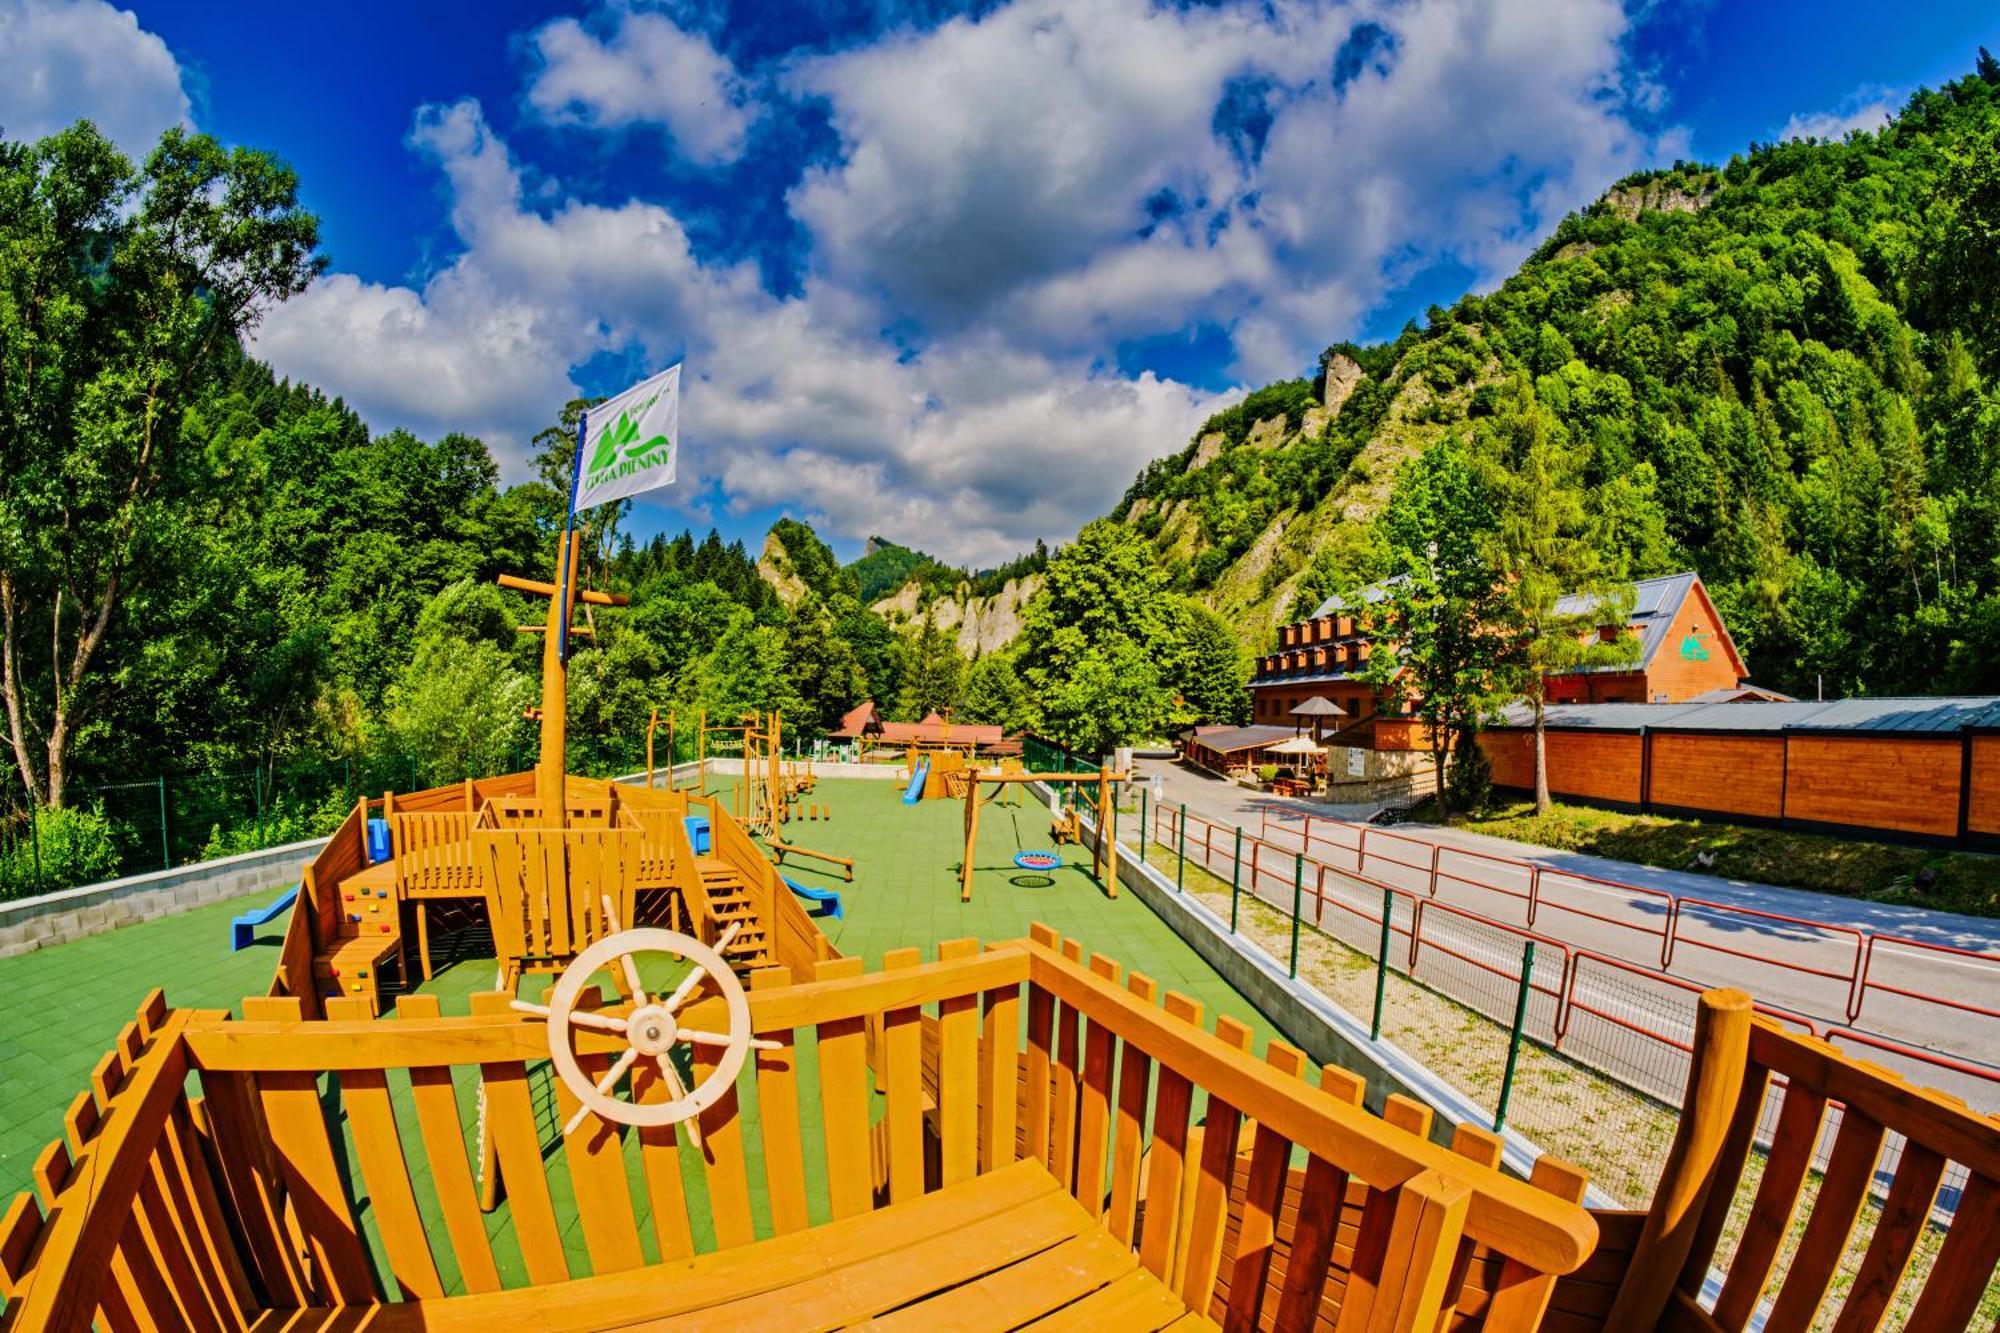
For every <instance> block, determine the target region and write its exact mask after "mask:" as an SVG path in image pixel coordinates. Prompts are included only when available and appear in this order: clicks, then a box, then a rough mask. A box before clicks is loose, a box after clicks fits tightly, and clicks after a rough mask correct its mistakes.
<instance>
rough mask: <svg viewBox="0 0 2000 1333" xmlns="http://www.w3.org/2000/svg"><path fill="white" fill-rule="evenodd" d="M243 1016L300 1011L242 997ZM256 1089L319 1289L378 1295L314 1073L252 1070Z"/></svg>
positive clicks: (276, 999) (355, 1299)
mask: <svg viewBox="0 0 2000 1333" xmlns="http://www.w3.org/2000/svg"><path fill="white" fill-rule="evenodd" d="M243 1016H244V1017H245V1018H246V1019H253V1020H256V1021H261V1022H272V1021H277V1022H285V1021H298V1020H300V1019H301V1018H302V1015H301V1013H300V1008H299V1001H298V999H297V998H296V997H292V996H264V997H258V996H251V997H248V998H246V999H245V1000H244V1001H243ZM257 1093H258V1097H259V1100H260V1102H261V1103H262V1105H263V1108H264V1121H265V1124H266V1126H267V1128H268V1130H269V1132H270V1135H271V1146H272V1148H273V1149H275V1150H276V1152H277V1155H278V1162H279V1168H280V1170H281V1171H282V1172H283V1174H284V1178H285V1185H286V1188H287V1192H288V1194H289V1195H290V1201H291V1206H292V1213H293V1215H294V1216H295V1217H296V1218H297V1219H298V1225H299V1230H300V1231H301V1232H303V1233H304V1235H305V1239H306V1244H307V1246H308V1248H309V1249H310V1250H311V1253H312V1257H313V1263H314V1266H315V1271H316V1272H317V1274H318V1276H319V1279H320V1284H321V1286H322V1287H323V1289H324V1294H325V1295H326V1297H327V1298H328V1299H330V1300H331V1301H332V1302H333V1303H334V1304H335V1305H358V1304H365V1303H367V1302H369V1301H372V1300H374V1299H376V1296H377V1293H376V1290H375V1282H374V1278H373V1275H372V1273H371V1272H370V1268H369V1263H368V1253H367V1250H366V1248H365V1247H364V1246H363V1245H362V1243H361V1234H360V1231H359V1230H358V1229H357V1228H356V1226H355V1223H354V1211H353V1209H352V1208H351V1207H350V1206H349V1204H348V1200H347V1191H346V1188H345V1186H344V1185H343V1184H342V1183H341V1179H340V1167H339V1165H338V1164H337V1163H336V1162H335V1161H334V1156H333V1144H332V1141H331V1140H330V1139H329V1138H328V1136H327V1128H326V1116H325V1113H324V1112H323V1111H322V1110H321V1108H320V1102H319V1079H318V1078H317V1077H315V1076H314V1075H313V1074H312V1073H310V1072H308V1071H292V1070H281V1071H273V1072H271V1073H267V1074H263V1075H260V1076H259V1077H258V1079H257Z"/></svg>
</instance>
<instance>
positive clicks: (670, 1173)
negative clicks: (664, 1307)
mask: <svg viewBox="0 0 2000 1333" xmlns="http://www.w3.org/2000/svg"><path fill="white" fill-rule="evenodd" d="M632 1096H633V1099H634V1100H636V1101H639V1102H642V1103H644V1102H670V1101H672V1100H674V1093H673V1089H672V1088H669V1087H668V1086H667V1081H666V1079H665V1078H663V1077H661V1075H660V1070H659V1067H658V1066H657V1065H649V1064H646V1063H644V1062H642V1063H640V1064H638V1065H636V1066H634V1067H633V1070H632ZM639 1160H640V1162H641V1164H642V1165H643V1166H644V1167H645V1169H646V1199H647V1202H648V1203H649V1204H650V1205H651V1206H652V1212H653V1241H654V1243H655V1244H656V1245H658V1246H659V1251H660V1258H661V1259H662V1260H663V1261H664V1260H667V1259H685V1258H686V1257H688V1256H689V1255H691V1254H693V1253H694V1229H693V1225H692V1223H691V1222H690V1221H689V1219H688V1205H687V1185H686V1182H684V1181H683V1180H682V1179H681V1153H680V1133H679V1130H678V1129H677V1128H676V1127H675V1126H673V1125H642V1126H640V1127H639Z"/></svg>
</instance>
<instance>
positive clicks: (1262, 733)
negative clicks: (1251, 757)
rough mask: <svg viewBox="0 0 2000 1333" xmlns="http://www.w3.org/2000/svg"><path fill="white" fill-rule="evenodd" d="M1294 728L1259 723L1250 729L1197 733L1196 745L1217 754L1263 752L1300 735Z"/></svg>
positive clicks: (1225, 729)
mask: <svg viewBox="0 0 2000 1333" xmlns="http://www.w3.org/2000/svg"><path fill="white" fill-rule="evenodd" d="M1298 734H1299V733H1298V731H1297V730H1296V729H1295V728H1292V727H1274V726H1272V725H1270V724H1269V723H1262V722H1260V723H1257V724H1256V725H1254V726H1248V727H1225V728H1220V729H1218V730H1215V731H1202V732H1198V733H1196V735H1195V737H1194V743H1195V744H1196V745H1199V746H1201V747H1202V748H1203V749H1207V750H1213V751H1215V752H1216V753H1217V754H1233V753H1235V752H1236V751H1238V750H1261V749H1263V748H1264V747H1265V746H1267V745H1276V744H1277V743H1278V742H1279V741H1288V740H1290V739H1291V738H1292V737H1294V736H1296V735H1298Z"/></svg>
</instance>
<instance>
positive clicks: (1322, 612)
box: [1249, 570, 1767, 744]
mask: <svg viewBox="0 0 2000 1333" xmlns="http://www.w3.org/2000/svg"><path fill="white" fill-rule="evenodd" d="M1389 586H1390V585H1389V584H1386V583H1384V584H1377V585H1374V586H1373V587H1370V588H1368V589H1366V590H1364V591H1363V593H1362V595H1361V598H1362V603H1363V604H1362V605H1361V606H1360V607H1358V608H1353V607H1348V606H1347V605H1346V604H1345V603H1344V602H1343V601H1342V600H1341V599H1340V598H1338V597H1330V598H1328V599H1327V600H1326V601H1325V602H1323V603H1321V605H1320V606H1319V607H1318V608H1317V609H1316V610H1315V611H1314V612H1313V614H1312V615H1311V616H1309V617H1308V618H1306V619H1305V620H1301V621H1297V622H1294V623H1293V624H1289V625H1285V626H1282V627H1281V628H1280V629H1279V631H1278V645H1277V647H1278V650H1277V651H1276V652H1275V653H1271V654H1267V655H1266V656H1263V657H1260V658H1258V659H1257V669H1256V673H1255V674H1254V675H1253V677H1252V678H1251V681H1250V686H1249V689H1250V697H1251V720H1252V721H1253V722H1256V723H1263V724H1270V725H1275V724H1282V723H1286V722H1289V721H1291V710H1292V709H1293V708H1294V707H1296V706H1298V705H1299V704H1301V703H1303V702H1305V701H1306V700H1307V699H1309V698H1311V697H1313V696H1314V695H1323V696H1324V697H1326V698H1328V699H1331V700H1332V701H1333V702H1334V703H1336V704H1338V705H1340V707H1341V708H1342V709H1343V710H1344V711H1345V712H1346V713H1347V715H1348V718H1349V719H1350V721H1348V722H1347V723H1345V724H1343V726H1342V727H1341V728H1340V729H1339V731H1337V732H1336V733H1334V735H1335V736H1336V737H1339V740H1340V743H1345V744H1367V743H1368V736H1369V732H1370V730H1371V728H1370V726H1369V725H1367V724H1368V723H1370V721H1371V720H1372V719H1373V718H1375V717H1377V716H1380V715H1381V714H1382V712H1383V704H1384V702H1385V700H1384V699H1383V697H1382V695H1381V693H1380V692H1379V691H1377V690H1376V689H1374V688H1373V687H1372V686H1370V685H1369V684H1368V682H1367V681H1365V680H1364V679H1362V678H1361V673H1362V671H1363V670H1364V668H1365V667H1366V666H1367V664H1368V662H1369V661H1370V660H1371V658H1372V657H1373V656H1374V654H1375V653H1376V652H1377V651H1378V647H1377V645H1376V644H1375V642H1374V641H1373V639H1372V638H1371V636H1370V634H1369V632H1368V610H1367V607H1368V605H1369V604H1372V603H1375V602H1379V601H1381V600H1383V599H1384V598H1385V597H1387V596H1388V595H1389V592H1388V590H1389ZM1632 587H1633V594H1634V596H1633V605H1632V614H1631V616H1630V618H1629V619H1628V621H1627V622H1626V624H1624V625H1623V626H1616V625H1607V626H1605V627H1604V628H1603V629H1602V630H1601V631H1600V632H1601V633H1603V634H1605V635H1607V636H1610V635H1616V634H1620V633H1623V634H1629V635H1631V636H1632V637H1633V638H1635V639H1636V640H1637V641H1638V644H1639V656H1638V660H1637V662H1636V663H1634V664H1633V665H1631V666H1618V667H1585V668H1581V669H1579V670H1577V671H1574V672H1570V673H1568V674H1566V675H1562V676H1555V677H1551V678H1550V682H1549V698H1550V700H1551V701H1552V702H1556V703H1685V702H1687V701H1689V700H1692V699H1694V698H1696V697H1698V696H1701V695H1704V694H1708V693H1710V692H1714V691H1728V690H1736V689H1738V688H1740V687H1741V686H1742V684H1743V682H1744V681H1745V679H1746V678H1747V677H1748V675H1749V668H1748V666H1747V665H1745V663H1744V660H1743V655H1742V654H1741V653H1739V652H1738V651H1737V649H1736V643H1735V641H1734V640H1733V639H1731V638H1730V635H1729V629H1728V627H1727V626H1726V625H1725V624H1724V623H1723V620H1722V615H1721V613H1720V612H1718V611H1717V610H1716V608H1715V603H1714V602H1713V601H1711V600H1710V598H1709V595H1708V589H1707V588H1705V587H1703V586H1702V582H1701V576H1700V575H1699V574H1696V573H1694V572H1693V571H1691V570H1690V571H1685V572H1683V573H1679V574H1670V575H1667V576H1665V577H1662V578H1654V579H1640V580H1639V581H1638V582H1636V583H1634V584H1633V585H1632ZM1587 607H1588V604H1587V603H1586V602H1585V600H1584V599H1583V598H1581V597H1577V596H1570V597H1566V598H1564V599H1563V602H1562V603H1561V604H1559V609H1561V610H1562V611H1563V613H1564V614H1576V613H1578V612H1581V611H1584V610H1586V609H1587ZM1766 693H1767V692H1766ZM1341 732H1345V733H1346V735H1345V736H1341V735H1340V733H1341Z"/></svg>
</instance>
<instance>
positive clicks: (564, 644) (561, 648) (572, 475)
mask: <svg viewBox="0 0 2000 1333" xmlns="http://www.w3.org/2000/svg"><path fill="white" fill-rule="evenodd" d="M589 430H590V409H589V408H585V409H584V410H583V411H582V413H580V414H579V415H578V416H577V419H576V461H575V464H574V465H573V466H572V467H571V468H570V471H569V511H568V512H567V513H566V514H564V515H563V535H562V578H561V580H560V581H559V582H558V583H557V585H556V596H558V597H560V598H561V599H562V604H563V608H562V634H561V638H560V642H559V643H558V644H557V646H556V660H557V661H558V662H567V661H569V615H570V611H569V562H570V561H571V560H572V559H573V558H574V555H573V552H572V551H571V545H572V543H571V534H572V533H573V532H574V531H575V529H576V496H577V489H578V487H580V486H581V485H582V484H583V437H584V435H585V434H586V433H587V432H588V431H589Z"/></svg>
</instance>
